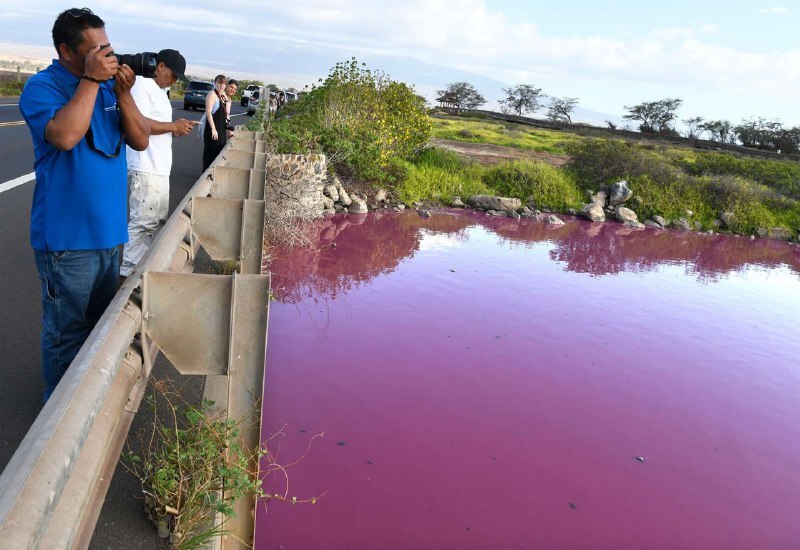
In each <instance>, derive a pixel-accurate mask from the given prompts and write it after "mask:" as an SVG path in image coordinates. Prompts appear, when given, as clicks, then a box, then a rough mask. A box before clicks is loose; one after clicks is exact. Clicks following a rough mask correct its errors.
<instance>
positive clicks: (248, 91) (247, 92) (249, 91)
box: [241, 84, 260, 107]
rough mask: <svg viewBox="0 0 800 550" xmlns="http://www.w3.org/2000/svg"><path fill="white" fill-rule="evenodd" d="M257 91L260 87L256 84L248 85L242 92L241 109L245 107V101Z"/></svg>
mask: <svg viewBox="0 0 800 550" xmlns="http://www.w3.org/2000/svg"><path fill="white" fill-rule="evenodd" d="M259 90H260V87H259V85H258V84H250V85H249V86H248V87H247V88H245V89H244V90H242V103H241V104H242V107H246V106H247V101H248V100H249V99H250V96H252V95H253V93H254V92H257V91H259Z"/></svg>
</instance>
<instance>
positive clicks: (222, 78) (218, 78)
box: [214, 74, 228, 84]
mask: <svg viewBox="0 0 800 550" xmlns="http://www.w3.org/2000/svg"><path fill="white" fill-rule="evenodd" d="M214 82H216V83H217V84H227V83H228V79H227V78H225V75H224V74H218V75H217V76H216V78H214Z"/></svg>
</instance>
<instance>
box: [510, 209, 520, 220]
mask: <svg viewBox="0 0 800 550" xmlns="http://www.w3.org/2000/svg"><path fill="white" fill-rule="evenodd" d="M508 217H509V218H514V219H515V220H518V219H520V218H521V217H522V216H520V214H519V212H517V211H515V210H512V211H511V212H509V213H508Z"/></svg>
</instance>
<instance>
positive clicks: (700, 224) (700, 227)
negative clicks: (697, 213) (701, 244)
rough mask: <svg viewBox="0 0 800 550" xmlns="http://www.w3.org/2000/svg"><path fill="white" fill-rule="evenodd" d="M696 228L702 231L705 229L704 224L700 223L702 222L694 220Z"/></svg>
mask: <svg viewBox="0 0 800 550" xmlns="http://www.w3.org/2000/svg"><path fill="white" fill-rule="evenodd" d="M694 230H695V231H702V230H703V224H702V223H700V222H694Z"/></svg>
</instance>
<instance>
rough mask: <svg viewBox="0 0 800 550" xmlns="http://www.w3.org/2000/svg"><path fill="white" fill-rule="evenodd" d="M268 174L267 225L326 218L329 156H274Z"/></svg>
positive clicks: (266, 188) (266, 189) (266, 193)
mask: <svg viewBox="0 0 800 550" xmlns="http://www.w3.org/2000/svg"><path fill="white" fill-rule="evenodd" d="M265 171H266V182H265V187H264V201H265V202H266V207H265V208H266V223H268V224H269V223H270V221H271V220H272V221H276V220H289V219H301V220H311V219H314V218H319V217H320V216H322V214H323V212H324V211H325V206H326V204H325V203H326V201H325V200H324V195H323V194H322V190H323V189H324V188H325V184H326V183H327V178H328V175H327V161H326V159H325V155H319V154H310V155H271V156H270V157H269V158H268V159H267V163H266V167H265Z"/></svg>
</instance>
